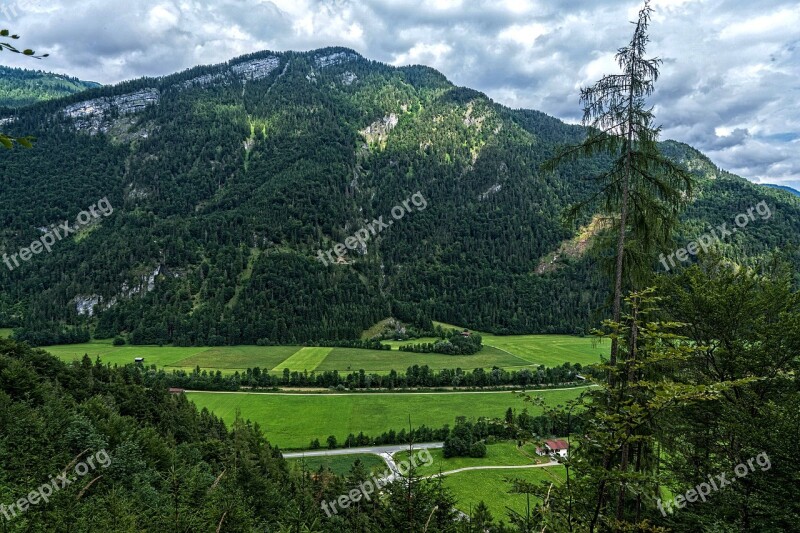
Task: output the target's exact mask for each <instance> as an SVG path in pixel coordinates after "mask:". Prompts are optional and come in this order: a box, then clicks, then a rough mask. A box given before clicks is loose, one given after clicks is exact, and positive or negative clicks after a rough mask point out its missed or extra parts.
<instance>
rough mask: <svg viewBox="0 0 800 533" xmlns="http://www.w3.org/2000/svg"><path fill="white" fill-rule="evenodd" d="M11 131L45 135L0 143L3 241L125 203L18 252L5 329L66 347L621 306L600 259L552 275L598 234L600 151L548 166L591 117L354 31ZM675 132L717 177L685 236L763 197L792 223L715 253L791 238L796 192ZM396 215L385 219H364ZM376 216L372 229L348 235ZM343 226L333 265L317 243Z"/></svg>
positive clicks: (762, 247) (121, 90) (581, 325)
mask: <svg viewBox="0 0 800 533" xmlns="http://www.w3.org/2000/svg"><path fill="white" fill-rule="evenodd" d="M1 118H2V117H0V119H1ZM4 127H5V128H7V129H9V130H11V131H9V132H8V133H11V134H23V133H25V134H33V135H35V136H36V137H38V139H39V140H38V142H37V144H36V146H35V148H34V149H33V150H14V151H3V152H0V166H2V168H3V176H4V181H5V183H4V186H5V189H4V193H3V195H2V196H1V197H0V217H2V220H3V221H4V224H3V226H2V229H0V250H2V252H4V253H6V254H13V253H17V251H18V250H20V248H21V247H25V246H29V245H30V243H31V242H32V241H33V240H35V239H39V238H40V237H41V236H42V234H43V232H46V231H47V228H49V227H50V226H52V225H54V224H58V223H61V222H63V221H64V220H70V221H72V220H75V219H76V217H77V216H78V214H79V213H80V212H81V211H82V210H84V209H87V208H88V207H89V206H91V205H92V204H94V203H97V202H98V201H100V200H101V199H107V202H108V205H110V206H113V214H111V215H110V216H108V217H105V216H103V217H99V218H97V219H96V220H94V221H93V222H92V223H91V224H90V225H88V226H86V227H83V228H81V229H79V230H78V232H77V234H76V235H72V236H70V237H69V238H68V239H65V240H63V241H60V242H57V243H56V244H55V245H54V246H53V250H52V253H41V254H39V255H37V256H34V257H32V258H30V260H29V261H27V262H23V263H21V264H20V266H18V267H15V268H13V269H9V268H6V266H3V267H0V327H12V326H18V327H19V326H22V327H25V328H27V329H28V330H31V331H32V330H36V331H37V335H40V336H41V338H40V341H41V342H42V343H46V341H48V339H50V340H62V341H63V340H64V338H65V336H64V335H61V336H59V335H58V334H59V333H61V332H62V330H63V329H64V326H65V325H66V326H69V327H70V328H84V327H87V326H92V327H94V326H96V331H95V334H96V335H97V336H101V337H110V336H113V335H116V334H118V333H125V334H129V335H130V338H131V340H132V341H133V342H135V343H159V342H164V343H169V342H175V343H178V344H212V345H213V344H228V343H230V344H236V343H255V342H256V341H260V342H261V343H297V342H304V341H307V340H312V339H324V338H357V337H358V336H359V335H360V333H361V331H363V330H364V329H366V328H368V327H369V326H371V325H373V324H375V323H376V322H378V321H380V320H382V319H384V318H386V317H388V316H394V317H397V318H399V319H401V320H404V321H407V322H411V323H416V324H419V325H425V324H427V323H429V321H430V320H432V319H436V320H442V321H445V322H448V323H455V324H463V325H464V326H467V327H470V328H474V329H479V330H483V331H490V332H493V333H555V332H560V333H575V332H582V331H585V330H586V329H587V328H589V327H590V326H592V325H594V324H595V323H596V321H597V318H598V316H599V310H601V308H602V307H603V306H604V305H605V304H606V300H605V298H606V291H605V289H604V283H605V282H604V278H603V277H602V275H601V273H600V272H598V269H597V268H596V267H595V266H594V260H592V259H590V258H589V256H587V255H585V254H565V255H563V256H561V257H560V258H559V263H558V265H555V266H553V267H552V268H547V269H541V268H539V266H540V264H541V262H542V261H543V260H544V258H548V260H550V259H551V258H553V257H554V254H557V253H558V251H559V250H560V249H561V248H562V246H564V243H569V242H571V241H573V240H574V238H575V237H577V236H579V235H580V234H581V233H580V232H581V231H582V230H581V228H578V227H576V228H574V229H570V228H566V227H564V226H563V225H562V223H561V213H562V211H563V209H564V208H565V207H566V206H567V205H569V204H570V203H572V202H574V201H575V200H577V199H579V198H583V197H585V196H586V195H587V194H589V193H590V192H591V191H592V188H593V186H594V185H593V183H592V181H591V179H590V177H591V176H593V175H595V174H597V173H598V172H599V171H600V170H601V169H602V168H603V165H604V161H603V160H602V159H597V160H594V161H589V162H585V161H584V162H578V163H573V164H571V165H568V166H565V167H563V168H562V169H561V170H560V172H559V173H558V174H546V173H542V172H540V171H539V166H540V164H541V163H542V162H543V161H544V160H546V159H547V158H548V157H549V156H550V155H552V154H553V151H554V149H555V147H556V146H558V145H559V144H561V143H565V142H574V141H576V140H578V139H580V138H581V135H582V129H581V128H579V127H576V126H570V125H566V124H564V123H562V122H561V121H559V120H557V119H554V118H552V117H549V116H547V115H545V114H543V113H540V112H537V111H530V110H511V109H508V108H506V107H503V106H501V105H498V104H496V103H494V102H493V101H492V100H491V99H489V98H488V97H486V96H485V95H483V94H481V93H478V92H476V91H473V90H470V89H466V88H460V87H455V86H454V85H453V84H451V83H450V82H449V81H448V80H447V79H445V77H444V76H442V75H441V74H440V73H438V72H436V71H435V70H433V69H430V68H427V67H423V66H412V67H402V68H394V67H389V66H387V65H383V64H380V63H376V62H373V61H369V60H367V59H365V58H363V57H361V56H360V55H358V54H356V53H355V52H353V51H351V50H348V49H343V48H331V49H324V50H317V51H313V52H307V53H295V52H284V53H277V52H261V53H258V54H253V55H249V56H244V57H241V58H237V59H235V60H232V61H230V62H228V63H226V64H221V65H214V66H203V67H196V68H193V69H190V70H187V71H185V72H181V73H178V74H174V75H171V76H167V77H164V78H157V79H153V78H145V79H139V80H133V81H129V82H125V83H122V84H119V85H117V86H113V87H100V88H93V89H90V90H89V91H87V92H84V93H81V94H80V95H72V96H67V97H65V98H61V99H58V100H53V101H48V102H41V103H38V104H35V105H33V106H31V107H29V108H26V109H23V110H20V111H19V113H18V116H17V117H16V120H14V121H11V122H8V123H7V124H5V126H4ZM663 148H664V151H665V152H666V153H667V154H668V155H670V156H671V157H673V158H674V159H676V160H679V161H681V162H683V163H684V164H686V165H687V166H688V167H689V168H690V169H691V170H692V171H693V172H695V173H696V174H697V175H698V176H699V177H700V189H699V190H698V191H697V193H696V196H695V198H694V201H693V204H692V206H691V208H690V209H689V211H688V212H687V214H686V222H685V226H684V230H683V235H685V236H686V240H685V241H683V240H681V239H680V238H679V241H678V242H680V243H681V246H683V245H684V244H685V242H687V241H689V240H692V239H693V238H695V237H696V236H697V235H700V234H702V233H705V232H706V231H708V228H709V227H710V226H711V225H714V226H716V225H719V224H721V223H723V222H726V221H727V222H729V223H730V221H731V220H732V219H733V218H734V217H735V216H736V215H737V214H739V213H744V212H746V211H747V209H748V208H750V207H752V206H755V205H756V204H757V203H759V202H761V201H762V200H765V199H766V200H767V201H768V203H769V205H770V206H771V207H772V210H773V213H774V214H775V216H773V217H772V218H771V219H770V220H769V221H768V222H761V221H759V222H757V223H756V222H754V223H753V224H752V225H751V226H750V227H748V228H747V230H746V231H742V232H739V233H738V234H737V235H735V236H733V238H731V239H728V240H727V241H726V242H725V243H724V244H723V245H722V246H721V251H722V252H723V253H726V254H733V253H738V252H743V253H745V254H746V255H747V256H748V257H757V256H761V255H763V254H765V253H768V252H770V251H771V250H774V249H776V248H780V249H786V248H788V247H789V245H790V244H792V243H795V242H796V239H797V237H796V236H797V235H798V233H800V232H798V230H800V203H798V200H797V199H796V198H793V197H791V196H790V195H788V194H786V193H783V192H780V191H772V190H766V189H764V188H762V187H759V186H756V185H753V184H751V183H749V182H747V181H746V180H744V179H742V178H739V177H736V176H733V175H731V174H728V173H726V172H724V171H722V170H720V169H717V168H716V167H715V166H714V165H713V164H712V163H711V162H710V161H709V160H708V159H707V158H705V157H704V156H703V155H702V154H700V153H699V152H697V151H695V150H693V149H692V148H691V147H689V146H686V145H682V144H679V143H674V142H667V143H664V145H663ZM416 193H419V194H416ZM423 200H424V201H423ZM404 201H405V202H406V204H407V207H406V208H405V214H404V216H403V217H402V219H399V218H398V219H394V218H393V217H392V209H393V207H395V206H402V203H403V202H404ZM423 205H424V208H422V206H423ZM400 209H401V210H402V209H403V208H402V207H400ZM379 217H383V219H384V220H385V221H386V222H387V224H386V225H385V226H381V228H382V229H381V230H380V232H376V231H373V233H372V234H370V233H369V231H368V230H362V228H364V227H365V226H366V225H367V224H370V223H371V222H372V221H373V220H374V219H379ZM388 222H392V223H393V224H392V225H391V226H390V225H389V224H388ZM589 222H590V220H585V221H583V223H582V224H581V227H583V226H585V225H586V224H588V223H589ZM374 229H375V226H374V225H373V230H374ZM359 230H362V231H365V232H366V233H367V234H368V235H369V238H368V239H363V240H364V243H363V244H362V243H358V244H356V241H354V240H352V239H350V240H348V238H349V237H351V236H354V235H356V234H357V233H356V232H358V231H359ZM362 236H363V234H362ZM346 242H350V243H351V244H352V245H353V246H352V247H353V248H355V249H351V250H347V251H348V253H347V255H346V257H345V258H344V259H342V260H341V261H339V262H337V264H332V265H331V264H328V265H326V264H324V263H325V262H329V261H327V260H326V261H321V260H320V259H319V255H320V254H321V255H322V256H323V258H324V257H325V255H324V253H325V251H327V250H329V249H332V248H334V246H335V245H336V244H337V243H346ZM342 248H345V247H344V245H342V246H341V248H340V251H341V249H342ZM572 248H575V247H574V246H573V247H571V249H572ZM578 248H580V247H578ZM320 250H321V251H322V252H320ZM327 257H328V258H330V257H335V255H333V256H327ZM338 263H341V264H338ZM556 266H557V268H556ZM80 335H81V334H80V333H78V334H77V337H80ZM67 337H68V336H67Z"/></svg>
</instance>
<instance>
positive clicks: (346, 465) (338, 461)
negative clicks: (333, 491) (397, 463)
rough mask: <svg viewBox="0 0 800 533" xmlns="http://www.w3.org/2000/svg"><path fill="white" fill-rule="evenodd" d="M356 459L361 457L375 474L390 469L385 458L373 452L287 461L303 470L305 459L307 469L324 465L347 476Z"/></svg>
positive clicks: (317, 468) (336, 472) (293, 467)
mask: <svg viewBox="0 0 800 533" xmlns="http://www.w3.org/2000/svg"><path fill="white" fill-rule="evenodd" d="M356 459H360V460H361V462H362V463H363V464H364V467H365V468H366V469H367V471H368V472H370V473H373V474H383V473H384V472H385V471H386V470H387V469H388V467H387V466H386V463H385V462H384V461H383V459H381V458H380V457H378V456H377V455H372V454H358V455H332V456H329V457H304V458H302V459H287V460H286V462H288V463H289V467H290V468H292V469H297V470H301V469H302V462H303V461H305V464H306V470H307V471H312V472H316V471H317V470H319V468H320V467H321V466H324V467H325V468H328V469H330V471H331V472H333V473H334V474H338V475H340V476H345V475H347V474H348V473H349V472H350V468H352V466H353V463H354V462H355V461H356Z"/></svg>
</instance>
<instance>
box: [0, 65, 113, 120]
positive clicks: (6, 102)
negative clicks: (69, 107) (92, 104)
mask: <svg viewBox="0 0 800 533" xmlns="http://www.w3.org/2000/svg"><path fill="white" fill-rule="evenodd" d="M99 86H100V84H99V83H95V82H92V81H82V80H79V79H78V78H72V77H69V76H61V75H59V74H51V73H49V72H43V71H41V70H25V69H21V68H11V67H4V66H2V65H0V114H3V112H2V109H1V108H3V107H7V108H10V109H13V108H18V107H25V106H27V105H31V104H34V103H36V102H41V101H43V100H52V99H54V98H61V97H62V96H69V95H71V94H75V93H78V92H81V91H84V90H86V89H91V88H93V87H99Z"/></svg>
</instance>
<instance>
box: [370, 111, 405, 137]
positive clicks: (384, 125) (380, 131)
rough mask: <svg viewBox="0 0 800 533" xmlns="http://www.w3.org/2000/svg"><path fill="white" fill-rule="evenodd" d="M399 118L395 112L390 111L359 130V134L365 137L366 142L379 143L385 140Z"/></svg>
mask: <svg viewBox="0 0 800 533" xmlns="http://www.w3.org/2000/svg"><path fill="white" fill-rule="evenodd" d="M399 120H400V119H399V118H397V115H396V114H394V113H391V114H389V115H386V116H385V117H383V118H382V119H380V120H376V121H375V122H373V123H372V124H370V125H369V126H367V127H366V128H365V129H363V130H361V134H362V135H363V136H364V137H365V138H366V139H367V142H368V143H370V144H374V143H377V144H381V143H383V142H384V141H386V139H387V138H388V137H389V132H390V131H392V130H393V129H394V128H395V126H397V123H398V122H399Z"/></svg>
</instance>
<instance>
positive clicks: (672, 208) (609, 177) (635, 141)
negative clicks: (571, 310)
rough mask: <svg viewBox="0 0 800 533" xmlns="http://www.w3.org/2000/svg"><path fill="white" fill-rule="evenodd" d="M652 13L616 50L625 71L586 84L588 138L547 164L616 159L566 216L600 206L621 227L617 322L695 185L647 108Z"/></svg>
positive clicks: (645, 13)
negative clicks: (668, 150) (662, 142)
mask: <svg viewBox="0 0 800 533" xmlns="http://www.w3.org/2000/svg"><path fill="white" fill-rule="evenodd" d="M652 12H653V9H652V8H651V7H650V2H649V0H646V1H645V3H644V7H643V8H642V9H641V10H640V11H639V18H638V21H637V22H636V23H635V24H636V28H635V30H634V32H633V36H632V38H631V40H630V42H629V43H628V45H627V46H624V47H623V48H620V49H619V50H618V51H617V55H616V60H617V63H618V65H619V67H620V69H621V70H622V73H620V74H612V75H606V76H603V78H602V79H600V81H598V82H597V83H595V84H594V85H593V86H591V87H587V88H583V89H581V102H582V103H583V125H584V126H586V127H587V128H588V135H587V137H586V139H585V140H584V141H583V142H582V143H581V144H579V145H577V146H572V147H568V148H566V149H564V150H563V151H562V152H561V153H560V154H558V155H557V156H556V157H555V158H553V159H551V160H550V161H548V162H547V163H545V165H544V167H543V168H545V169H547V170H554V169H555V168H556V167H557V166H558V165H559V164H560V163H561V162H563V161H564V160H567V159H571V158H576V157H592V156H594V155H596V154H607V155H609V156H610V157H611V158H612V161H611V163H610V168H609V170H608V171H606V172H605V173H603V174H601V175H600V176H598V177H597V178H596V179H597V181H598V182H599V183H600V189H599V191H598V192H597V193H595V194H593V195H592V196H590V197H589V198H587V199H586V200H583V201H581V202H578V203H577V204H575V205H573V206H572V207H571V208H570V209H569V210H568V212H567V218H568V219H575V218H576V217H577V216H579V215H581V214H584V213H586V212H588V211H590V210H592V209H596V208H598V207H599V208H600V210H601V211H602V212H603V214H604V216H605V217H606V220H607V224H605V226H606V227H609V226H610V227H612V228H613V230H614V232H615V233H616V243H615V244H614V246H615V253H614V255H613V261H614V264H613V268H612V270H613V276H614V290H613V302H612V306H613V312H612V320H614V322H619V321H620V313H621V306H622V298H623V293H624V292H626V287H625V285H626V284H627V285H628V288H627V290H629V289H630V288H634V289H635V288H636V285H637V282H641V281H642V280H643V279H647V278H648V277H649V274H650V272H651V270H652V263H653V255H654V254H653V251H654V250H655V249H656V248H657V247H660V246H661V245H663V244H664V243H666V242H669V239H670V234H671V230H672V229H673V228H674V225H675V223H676V221H677V215H678V213H679V210H680V209H681V207H682V206H683V204H684V202H685V200H686V198H688V197H689V195H690V194H691V190H692V186H693V180H692V178H691V176H690V175H689V174H688V173H687V172H686V171H685V170H684V169H683V168H681V167H680V166H678V165H676V164H675V163H673V162H672V161H670V160H669V159H667V158H666V157H664V156H663V155H662V154H661V153H660V151H659V148H658V136H659V134H660V131H661V128H660V126H656V125H655V124H654V119H655V117H654V115H653V112H652V108H648V107H647V98H648V97H649V96H650V95H651V94H652V93H653V90H654V88H655V82H656V80H657V79H658V75H659V65H661V60H660V59H658V58H645V51H646V47H647V44H648V42H649V40H650V39H649V36H648V25H649V23H650V17H651V14H652ZM618 350H619V347H618V341H617V339H616V338H612V343H611V363H612V364H614V363H615V362H616V359H617V356H618Z"/></svg>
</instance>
